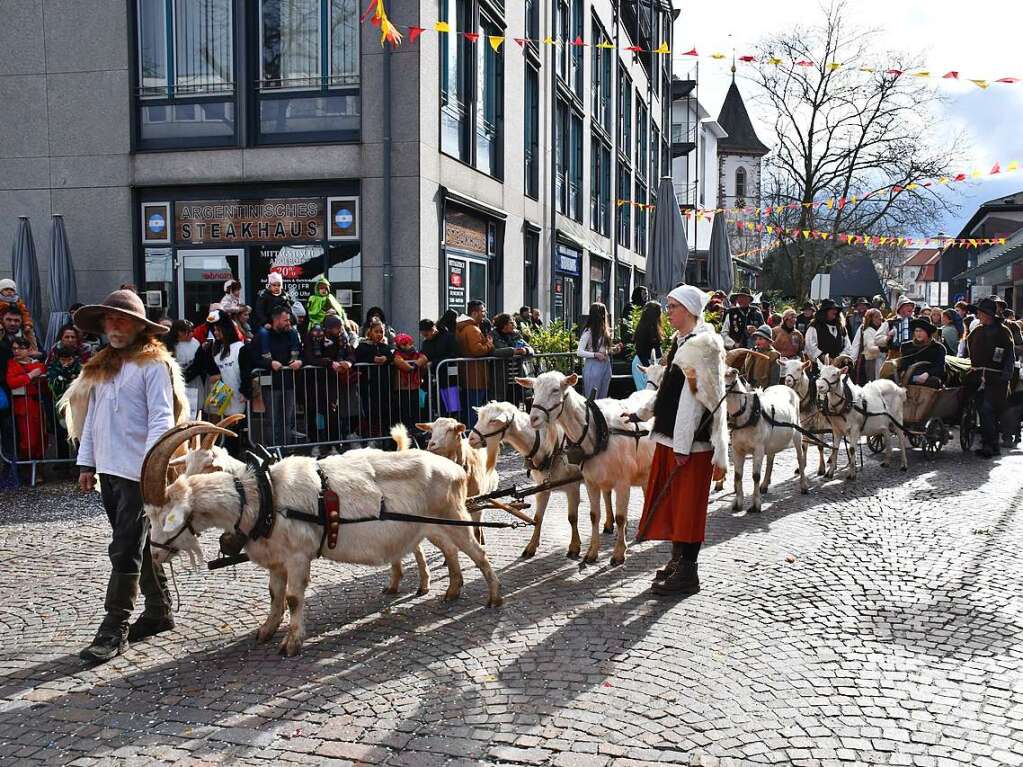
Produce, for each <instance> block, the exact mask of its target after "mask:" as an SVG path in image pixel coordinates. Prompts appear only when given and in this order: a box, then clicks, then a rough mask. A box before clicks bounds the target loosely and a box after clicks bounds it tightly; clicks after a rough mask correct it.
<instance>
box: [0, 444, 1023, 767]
mask: <svg viewBox="0 0 1023 767" xmlns="http://www.w3.org/2000/svg"><path fill="white" fill-rule="evenodd" d="M865 461H866V466H865V469H864V471H863V472H862V473H861V474H860V477H859V479H858V480H857V481H856V482H855V483H851V484H850V483H846V482H845V481H842V480H836V481H831V482H826V483H823V482H822V480H821V479H819V478H816V477H814V478H813V479H812V481H811V492H810V494H809V495H808V496H800V495H799V494H798V488H797V487H796V484H795V481H794V480H793V479H792V462H791V458H783V459H780V460H779V463H778V466H777V467H776V471H775V486H774V487H773V488H772V491H771V493H770V494H769V495H768V496H767V497H766V500H767V504H766V507H765V511H764V513H762V514H760V515H759V516H751V515H747V514H745V513H741V512H733V511H732V510H731V500H732V498H731V494H730V493H727V492H726V493H724V494H720V495H718V496H715V497H714V498H713V499H712V500H713V504H712V513H711V518H710V520H709V523H708V542H707V544H706V546H705V548H704V551H703V553H702V555H701V578H702V580H703V590H702V591H701V592H700V593H699V594H697V595H694V596H692V597H689V598H687V599H684V600H665V599H659V598H656V597H654V596H653V595H652V594H651V593H650V592H649V590H648V587H649V584H650V580H651V578H652V574H653V571H654V569H656V568H657V567H659V566H661V565H662V564H663V562H664V560H665V559H666V551H667V549H666V544H658V543H647V544H642V545H638V546H633V547H632V548H631V549H630V553H629V558H628V560H627V562H626V564H625V565H624V566H623V567H619V568H609V567H608V566H607V562H608V558H609V555H610V538H609V537H608V536H605V539H604V541H603V545H602V549H601V556H600V560H599V562H598V563H597V564H596V565H594V566H589V567H582V568H580V566H579V564H578V563H577V562H575V561H572V560H568V559H566V558H565V550H566V547H567V542H568V526H567V522H566V521H565V513H564V502H563V498H560V497H558V498H556V500H555V501H554V502H553V503H552V507H551V509H550V510H549V512H548V515H547V519H546V524H545V528H544V538H543V541H542V543H541V547H540V550H539V551H538V552H537V555H536V557H535V558H534V559H529V560H526V559H521V558H519V553H520V552H521V550H522V548H523V547H524V546H525V544H526V542H527V540H528V531H526V530H522V529H519V530H514V531H500V530H494V531H488V533H487V538H488V551H489V554H490V559H491V562H492V563H493V564H494V566H495V568H496V569H497V571H498V574H499V576H500V578H501V581H502V586H503V590H504V594H505V597H506V602H505V605H504V606H503V607H502V608H500V609H498V610H487V609H485V608H484V607H483V604H484V601H485V590H484V588H483V583H482V579H481V578H480V576H479V572H478V571H477V570H476V569H475V568H472V567H471V565H470V564H469V563H468V562H467V560H464V558H463V563H464V566H465V575H466V587H465V589H464V590H463V593H462V598H461V599H460V600H458V601H457V602H453V603H444V602H442V601H441V596H442V594H443V590H444V588H445V586H446V572H445V569H444V567H443V561H442V559H441V557H440V555H439V553H438V552H436V550H434V549H432V548H431V547H428V546H427V550H428V558H429V561H430V565H431V571H432V574H433V577H434V583H433V587H432V590H431V593H430V594H429V595H428V596H424V597H416V596H415V595H414V568H412V571H411V572H410V571H409V570H408V569H407V570H406V575H405V582H404V584H403V586H404V589H405V590H404V592H403V593H402V594H401V595H399V596H398V597H387V596H385V595H382V594H381V590H382V588H383V587H384V586H385V585H386V580H387V577H386V572H385V571H384V569H382V568H381V569H376V570H374V569H367V568H357V567H347V566H337V565H331V564H329V563H324V562H322V561H321V562H317V563H315V564H314V566H313V573H312V585H311V587H310V595H309V603H308V617H307V621H308V627H309V638H308V640H307V642H306V645H305V650H304V653H303V654H302V655H301V656H299V657H297V658H293V659H285V658H281V657H279V656H278V655H277V653H276V643H272V644H268V645H258V644H257V643H256V642H255V640H254V637H253V634H254V631H255V629H256V628H257V626H258V625H259V623H260V622H262V620H263V618H264V617H265V612H266V610H267V608H268V598H267V590H266V585H267V577H266V574H265V573H264V572H263V571H262V570H259V569H257V568H256V567H254V566H251V565H248V566H241V567H238V568H235V570H236V572H235V571H232V570H222V571H217V572H214V573H208V572H206V571H205V569H203V570H202V571H201V572H191V571H189V570H188V568H187V566H186V564H185V563H184V562H178V564H177V568H176V581H177V588H178V590H179V592H180V611H179V612H178V614H177V616H176V620H177V628H176V629H175V630H174V631H173V632H171V633H170V634H166V635H162V636H160V637H157V638H155V639H153V640H150V641H148V642H145V643H142V644H138V645H136V646H133V647H132V648H131V650H130V651H129V652H128V654H127V655H125V656H123V657H120V658H117V659H115V660H114V661H113V662H111V663H109V664H107V665H105V666H101V667H98V668H91V669H90V668H86V667H84V666H83V664H82V663H81V662H80V661H79V660H78V658H77V652H78V650H79V649H80V648H81V647H82V646H84V645H85V644H87V643H88V640H89V639H91V637H92V634H93V632H94V630H95V626H96V624H97V622H98V620H99V618H100V610H101V604H102V588H103V586H104V583H105V579H106V574H107V567H108V564H107V559H106V543H107V539H108V525H107V522H106V519H105V517H104V515H103V512H102V509H101V507H100V505H99V500H98V496H97V497H93V498H90V499H83V498H81V497H80V496H77V495H74V494H73V493H72V491H71V490H70V486H69V485H67V484H64V485H48V486H47V487H45V488H43V489H42V490H38V491H17V492H13V493H7V494H6V495H5V497H3V498H0V571H2V573H3V575H2V578H0V635H2V637H3V641H2V644H0V675H2V676H0V762H2V763H10V764H34V763H46V764H63V763H71V764H76V765H94V764H149V763H174V764H198V763H212V762H225V763H250V764H251V763H263V762H266V763H278V762H280V763H286V762H287V763H290V762H294V763H308V764H346V763H356V764H362V763H369V764H382V765H416V766H418V765H423V766H430V765H442V764H446V765H467V764H477V763H484V764H518V765H522V764H528V765H553V766H555V767H576V766H579V767H582V766H583V765H604V766H609V765H610V766H613V767H635V766H638V765H641V764H647V763H657V764H664V763H667V764H702V765H713V764H720V765H726V764H785V765H790V764H791V765H838V764H899V765H919V767H930V766H934V767H940V766H943V765H952V764H968V765H975V766H977V767H985V766H987V765H990V766H991V767H995V766H997V765H1018V764H1023V673H1021V665H1023V558H1021V557H1020V555H1019V551H1020V550H1021V549H1023V517H1021V515H1020V514H1019V513H1018V510H1019V507H1020V502H1021V500H1023V455H1021V454H1020V453H1018V452H1016V453H1013V454H1011V455H1009V456H1007V457H1003V458H1002V459H1000V460H998V461H995V462H982V461H980V460H979V459H975V458H973V457H972V456H969V457H964V456H963V454H962V453H961V452H960V451H959V449H958V445H956V444H951V445H949V446H948V447H947V448H946V451H945V452H944V453H943V454H941V455H940V456H939V457H938V458H937V459H936V460H935V461H933V462H926V461H925V460H924V458H923V456H922V454H921V453H920V452H918V451H914V453H913V454H912V455H911V457H910V470H909V473H908V475H904V474H901V473H900V472H898V471H897V470H894V469H884V468H881V467H880V466H879V464H878V460H877V458H876V457H874V456H870V455H869V454H866V455H865ZM816 463H817V457H816V454H814V455H813V456H812V458H811V466H813V467H814V468H815V467H816ZM506 464H507V467H508V468H509V471H507V472H505V475H504V479H505V481H509V480H511V479H513V478H515V479H518V480H519V481H520V482H521V481H523V480H522V478H521V476H520V475H515V474H514V473H513V472H514V468H515V467H516V466H517V464H515V463H514V462H512V461H510V460H509V461H507V462H506ZM749 481H750V480H749V478H748V471H747V489H748V488H749V484H748V483H749ZM640 505H641V493H639V492H637V493H636V494H634V496H633V500H632V504H631V506H632V513H631V516H630V520H631V525H632V526H633V527H634V526H635V523H636V521H637V519H638V516H639V510H640ZM584 510H585V501H584ZM490 514H491V515H492V518H495V519H497V518H500V517H499V516H498V515H499V513H498V512H490ZM630 535H631V531H630ZM215 537H216V536H215V535H214V534H213V533H207V534H206V538H207V539H208V540H206V543H207V546H208V548H207V553H208V554H209V555H212V554H213V546H214V542H215ZM583 540H584V543H585V541H586V540H588V532H586V531H584V532H583ZM407 564H409V565H411V558H409V559H408V562H407ZM279 637H280V634H278V638H279Z"/></svg>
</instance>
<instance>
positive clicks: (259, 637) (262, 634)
mask: <svg viewBox="0 0 1023 767" xmlns="http://www.w3.org/2000/svg"><path fill="white" fill-rule="evenodd" d="M276 631H277V627H276V626H275V627H273V628H267V627H260V628H259V630H258V631H256V641H257V642H259V643H260V644H263V643H265V642H269V641H270V640H271V639H272V638H273V635H274V633H275V632H276Z"/></svg>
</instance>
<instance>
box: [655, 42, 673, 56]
mask: <svg viewBox="0 0 1023 767" xmlns="http://www.w3.org/2000/svg"><path fill="white" fill-rule="evenodd" d="M654 53H660V54H661V55H662V56H663V55H665V54H668V53H671V49H670V48H669V47H668V44H667V43H661V44H660V45H658V46H657V47H656V48H655V49H654Z"/></svg>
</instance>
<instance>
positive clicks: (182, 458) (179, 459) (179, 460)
mask: <svg viewBox="0 0 1023 767" xmlns="http://www.w3.org/2000/svg"><path fill="white" fill-rule="evenodd" d="M187 460H188V459H187V458H186V457H185V456H183V455H179V456H178V457H177V458H173V459H171V462H170V463H168V464H167V465H168V466H180V465H181V464H183V463H184V462H185V461H187Z"/></svg>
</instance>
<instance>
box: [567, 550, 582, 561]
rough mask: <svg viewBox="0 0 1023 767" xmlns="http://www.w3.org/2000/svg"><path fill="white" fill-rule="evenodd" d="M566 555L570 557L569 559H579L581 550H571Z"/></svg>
mask: <svg viewBox="0 0 1023 767" xmlns="http://www.w3.org/2000/svg"><path fill="white" fill-rule="evenodd" d="M565 556H566V557H568V558H569V559H579V552H578V551H570V552H568V553H567V554H566V555H565Z"/></svg>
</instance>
